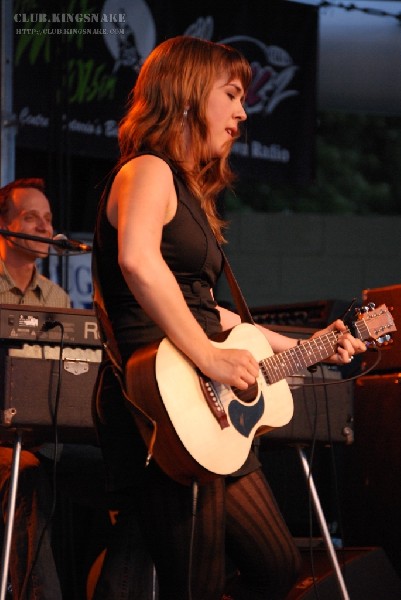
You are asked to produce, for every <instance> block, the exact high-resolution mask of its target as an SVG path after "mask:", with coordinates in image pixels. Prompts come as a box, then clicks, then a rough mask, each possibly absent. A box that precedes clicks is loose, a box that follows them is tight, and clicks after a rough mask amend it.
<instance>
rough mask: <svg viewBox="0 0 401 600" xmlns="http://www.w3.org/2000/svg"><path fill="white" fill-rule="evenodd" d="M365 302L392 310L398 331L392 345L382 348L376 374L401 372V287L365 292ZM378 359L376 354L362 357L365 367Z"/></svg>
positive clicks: (392, 336) (392, 286)
mask: <svg viewBox="0 0 401 600" xmlns="http://www.w3.org/2000/svg"><path fill="white" fill-rule="evenodd" d="M363 300H364V302H365V303H366V304H367V303H368V302H374V303H375V304H376V306H380V304H385V305H386V306H387V308H388V309H389V310H390V312H391V314H392V316H393V319H394V323H395V326H396V327H397V329H398V331H395V332H393V333H391V343H390V344H388V345H386V346H382V347H381V349H380V351H381V358H380V362H379V364H378V365H377V366H376V367H375V369H374V372H384V371H398V370H400V371H401V285H389V286H387V287H382V288H372V289H367V290H364V291H363ZM376 359H377V353H376V352H365V354H364V355H363V357H362V361H363V366H364V367H371V366H372V365H373V364H374V362H375V361H376Z"/></svg>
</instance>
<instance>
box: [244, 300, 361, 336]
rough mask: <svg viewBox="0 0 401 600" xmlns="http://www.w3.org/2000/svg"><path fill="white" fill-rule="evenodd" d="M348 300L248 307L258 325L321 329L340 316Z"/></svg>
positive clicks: (347, 305) (347, 304)
mask: <svg viewBox="0 0 401 600" xmlns="http://www.w3.org/2000/svg"><path fill="white" fill-rule="evenodd" d="M350 304H351V302H350V301H344V300H316V301H314V302H297V303H294V304H275V305H266V306H255V307H253V308H250V309H249V310H250V312H251V314H252V317H253V320H254V321H255V323H259V324H260V325H269V326H270V325H280V326H281V325H285V326H290V327H312V328H314V329H315V330H317V329H322V328H324V327H326V326H327V325H329V324H330V323H331V322H332V321H335V320H336V319H339V318H341V316H342V315H343V314H344V312H345V311H346V310H347V308H348V307H349V305H350Z"/></svg>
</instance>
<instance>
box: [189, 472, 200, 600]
mask: <svg viewBox="0 0 401 600" xmlns="http://www.w3.org/2000/svg"><path fill="white" fill-rule="evenodd" d="M198 494H199V484H198V482H197V481H196V480H194V481H193V482H192V523H191V539H190V543H189V560H188V600H191V599H192V566H193V554H194V540H195V528H196V516H197V509H198Z"/></svg>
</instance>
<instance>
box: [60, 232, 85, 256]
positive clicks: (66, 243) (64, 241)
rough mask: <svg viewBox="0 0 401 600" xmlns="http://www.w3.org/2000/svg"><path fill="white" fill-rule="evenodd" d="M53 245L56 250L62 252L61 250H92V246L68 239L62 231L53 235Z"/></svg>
mask: <svg viewBox="0 0 401 600" xmlns="http://www.w3.org/2000/svg"><path fill="white" fill-rule="evenodd" d="M52 244H53V246H55V247H56V252H57V253H58V254H62V253H63V250H67V251H70V252H92V246H89V245H88V244H85V243H84V242H79V241H78V240H69V239H68V238H67V236H66V235H64V233H58V234H57V235H55V236H54V237H53V241H52Z"/></svg>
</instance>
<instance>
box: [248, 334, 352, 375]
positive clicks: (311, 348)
mask: <svg viewBox="0 0 401 600" xmlns="http://www.w3.org/2000/svg"><path fill="white" fill-rule="evenodd" d="M340 335H341V334H340V332H339V331H331V332H330V333H326V334H324V335H322V336H319V337H316V338H312V339H310V340H307V341H305V342H303V343H302V344H300V345H299V346H294V347H293V348H290V349H289V350H285V351H284V352H280V353H279V354H273V355H272V356H269V357H268V358H265V359H264V360H262V361H260V363H259V364H260V368H261V370H262V373H263V375H264V377H265V379H266V380H267V381H268V382H269V383H276V382H277V381H281V380H282V379H285V378H286V377H290V376H291V375H294V374H295V373H297V372H299V371H300V370H302V369H306V368H307V367H310V366H311V365H314V364H315V363H317V362H320V361H322V360H325V359H326V358H328V357H329V356H331V355H332V354H333V353H334V351H335V349H336V346H337V340H338V338H339V336H340Z"/></svg>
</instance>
